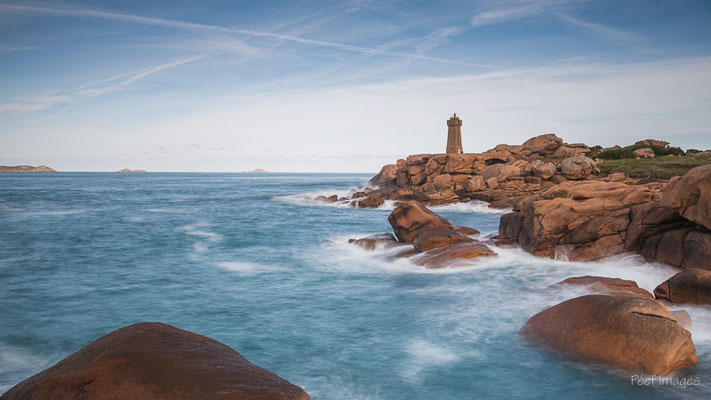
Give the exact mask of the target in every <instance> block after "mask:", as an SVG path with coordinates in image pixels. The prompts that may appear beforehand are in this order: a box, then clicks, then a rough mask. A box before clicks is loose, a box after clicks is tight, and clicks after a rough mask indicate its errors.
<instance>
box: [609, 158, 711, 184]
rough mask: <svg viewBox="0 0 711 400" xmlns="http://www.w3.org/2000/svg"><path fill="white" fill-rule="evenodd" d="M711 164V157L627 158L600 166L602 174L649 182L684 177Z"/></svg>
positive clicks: (610, 161)
mask: <svg viewBox="0 0 711 400" xmlns="http://www.w3.org/2000/svg"><path fill="white" fill-rule="evenodd" d="M705 164H711V157H694V156H681V157H671V156H665V157H656V158H640V159H639V160H637V159H634V158H625V159H619V160H605V161H603V163H602V164H598V165H597V167H598V168H600V172H603V173H609V174H612V173H615V172H622V173H624V174H625V175H627V176H629V177H631V178H636V179H648V180H649V181H654V180H659V179H669V178H672V177H674V176H678V175H684V174H685V173H687V172H688V171H689V170H690V169H692V168H694V167H698V166H699V165H705Z"/></svg>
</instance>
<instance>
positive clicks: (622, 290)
mask: <svg viewBox="0 0 711 400" xmlns="http://www.w3.org/2000/svg"><path fill="white" fill-rule="evenodd" d="M558 285H570V286H584V287H586V288H588V289H590V290H592V291H595V292H600V293H604V294H611V295H617V296H629V297H640V298H645V299H654V296H652V294H651V293H649V292H648V291H646V290H644V289H642V288H640V287H639V286H637V282H635V281H629V280H625V279H620V278H609V277H605V276H590V275H585V276H576V277H572V278H568V279H566V280H564V281H561V282H558Z"/></svg>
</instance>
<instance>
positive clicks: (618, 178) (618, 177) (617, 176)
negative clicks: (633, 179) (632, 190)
mask: <svg viewBox="0 0 711 400" xmlns="http://www.w3.org/2000/svg"><path fill="white" fill-rule="evenodd" d="M626 179H627V175H625V174H623V173H622V172H615V173H614V174H610V175H608V176H607V178H605V180H606V181H608V182H623V181H625V180H626Z"/></svg>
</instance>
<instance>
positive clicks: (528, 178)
mask: <svg viewBox="0 0 711 400" xmlns="http://www.w3.org/2000/svg"><path fill="white" fill-rule="evenodd" d="M523 181H524V182H526V183H532V184H535V185H540V184H542V183H543V182H544V181H543V178H541V177H540V176H526V177H524V179H523Z"/></svg>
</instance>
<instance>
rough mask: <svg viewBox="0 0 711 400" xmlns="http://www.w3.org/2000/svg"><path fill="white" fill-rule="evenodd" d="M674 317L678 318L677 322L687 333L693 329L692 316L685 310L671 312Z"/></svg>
mask: <svg viewBox="0 0 711 400" xmlns="http://www.w3.org/2000/svg"><path fill="white" fill-rule="evenodd" d="M671 313H672V315H673V316H674V318H676V322H677V323H678V324H679V326H681V327H682V328H684V329H686V330H687V331H688V330H689V329H691V327H692V324H691V315H689V313H688V312H687V311H685V310H677V311H671Z"/></svg>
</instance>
